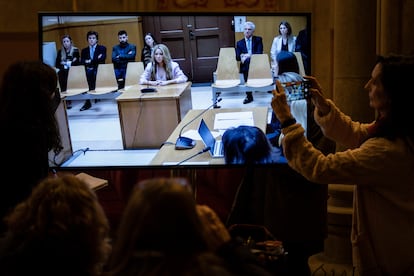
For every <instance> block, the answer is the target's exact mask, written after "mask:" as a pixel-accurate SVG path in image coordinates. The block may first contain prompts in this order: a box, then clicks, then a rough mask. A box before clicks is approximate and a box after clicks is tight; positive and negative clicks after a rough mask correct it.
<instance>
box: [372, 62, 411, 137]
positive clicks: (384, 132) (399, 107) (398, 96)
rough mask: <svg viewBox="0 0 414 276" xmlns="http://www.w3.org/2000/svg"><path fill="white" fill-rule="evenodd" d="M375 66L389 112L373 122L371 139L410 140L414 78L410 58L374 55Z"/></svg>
mask: <svg viewBox="0 0 414 276" xmlns="http://www.w3.org/2000/svg"><path fill="white" fill-rule="evenodd" d="M377 64H379V65H381V73H380V76H379V79H380V81H381V83H382V85H383V87H384V91H385V93H386V95H387V96H388V99H389V102H390V110H389V114H388V115H387V117H386V118H378V119H377V127H376V131H375V135H374V136H379V137H386V138H388V139H395V138H396V137H408V138H409V139H411V140H414V124H413V122H412V118H413V115H412V106H413V102H414V91H413V88H412V85H411V83H410V80H411V78H412V77H413V76H414V56H403V55H396V54H391V55H389V56H378V58H377Z"/></svg>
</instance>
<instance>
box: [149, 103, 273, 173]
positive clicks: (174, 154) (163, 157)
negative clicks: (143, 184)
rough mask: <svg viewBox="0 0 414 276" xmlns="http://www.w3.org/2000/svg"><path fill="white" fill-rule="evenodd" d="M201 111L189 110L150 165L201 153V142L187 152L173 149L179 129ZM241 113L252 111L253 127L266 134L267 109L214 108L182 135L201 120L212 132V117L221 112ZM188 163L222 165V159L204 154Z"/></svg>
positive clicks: (190, 126) (174, 160)
mask: <svg viewBox="0 0 414 276" xmlns="http://www.w3.org/2000/svg"><path fill="white" fill-rule="evenodd" d="M202 111H203V110H190V111H189V112H188V113H187V115H186V116H185V117H184V119H183V120H182V121H181V123H180V124H179V125H178V126H177V127H176V128H175V130H174V132H173V133H172V134H171V135H170V137H169V138H168V140H166V141H167V142H169V143H167V144H165V145H163V146H162V147H161V149H160V150H159V152H158V153H157V154H156V155H155V156H154V158H153V159H152V161H151V164H152V165H165V163H166V162H167V163H168V162H174V163H177V162H180V161H183V160H185V159H186V158H188V157H190V156H192V155H194V154H196V153H197V152H199V151H201V150H202V149H203V148H204V147H205V146H204V144H203V142H202V141H197V144H196V146H195V147H194V148H193V149H188V150H176V149H175V141H176V140H177V137H178V135H179V134H180V130H181V128H182V127H183V126H184V125H185V124H186V123H188V122H190V121H191V120H192V119H193V118H195V117H196V116H197V115H199V114H200V112H202ZM243 111H253V120H254V124H255V126H257V127H259V128H260V129H262V130H263V131H264V132H266V124H267V114H268V108H267V107H253V108H229V109H223V108H216V109H210V110H208V111H207V112H206V113H205V114H204V115H203V116H201V117H200V118H197V119H196V120H194V122H192V123H190V124H189V125H188V126H187V127H185V129H184V131H183V133H185V132H186V131H188V130H191V129H193V130H197V129H198V126H199V124H200V120H201V118H203V119H204V120H205V122H206V123H207V125H208V127H209V128H210V129H211V130H213V126H214V117H215V114H217V113H223V112H243ZM188 162H194V163H193V164H197V163H199V164H200V165H204V164H206V165H207V164H224V158H212V157H211V156H210V154H209V153H208V152H204V153H202V154H200V155H198V156H195V157H194V158H191V159H190V160H188Z"/></svg>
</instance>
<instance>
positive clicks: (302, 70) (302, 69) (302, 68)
mask: <svg viewBox="0 0 414 276" xmlns="http://www.w3.org/2000/svg"><path fill="white" fill-rule="evenodd" d="M293 53H294V54H295V56H296V60H297V61H298V65H299V75H301V76H306V73H305V66H304V65H303V59H302V54H301V53H300V52H293Z"/></svg>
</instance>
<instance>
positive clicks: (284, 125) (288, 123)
mask: <svg viewBox="0 0 414 276" xmlns="http://www.w3.org/2000/svg"><path fill="white" fill-rule="evenodd" d="M293 124H296V119H295V118H290V119H287V120H286V121H284V122H282V124H281V125H280V127H281V128H285V127H288V126H291V125H293Z"/></svg>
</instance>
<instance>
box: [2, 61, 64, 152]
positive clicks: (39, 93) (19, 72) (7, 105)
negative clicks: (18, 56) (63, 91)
mask: <svg viewBox="0 0 414 276" xmlns="http://www.w3.org/2000/svg"><path fill="white" fill-rule="evenodd" d="M53 93H58V94H55V96H57V97H59V99H58V100H60V94H59V91H57V75H56V72H55V70H54V69H53V68H52V67H50V66H49V65H47V64H45V63H43V62H41V61H21V62H17V63H14V64H12V65H10V66H9V68H8V69H7V71H6V72H5V73H4V76H3V80H2V83H1V87H0V126H1V127H2V128H3V129H2V130H3V131H11V130H19V129H20V130H22V131H25V133H27V132H32V134H33V135H37V136H43V141H46V144H47V150H52V149H53V150H54V151H55V152H59V151H60V150H61V149H62V144H61V139H60V134H59V127H58V123H57V120H56V118H55V109H56V102H55V100H56V97H54V96H53ZM17 126H18V128H17ZM3 133H4V132H3ZM12 135H13V134H12ZM14 135H19V133H14Z"/></svg>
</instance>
